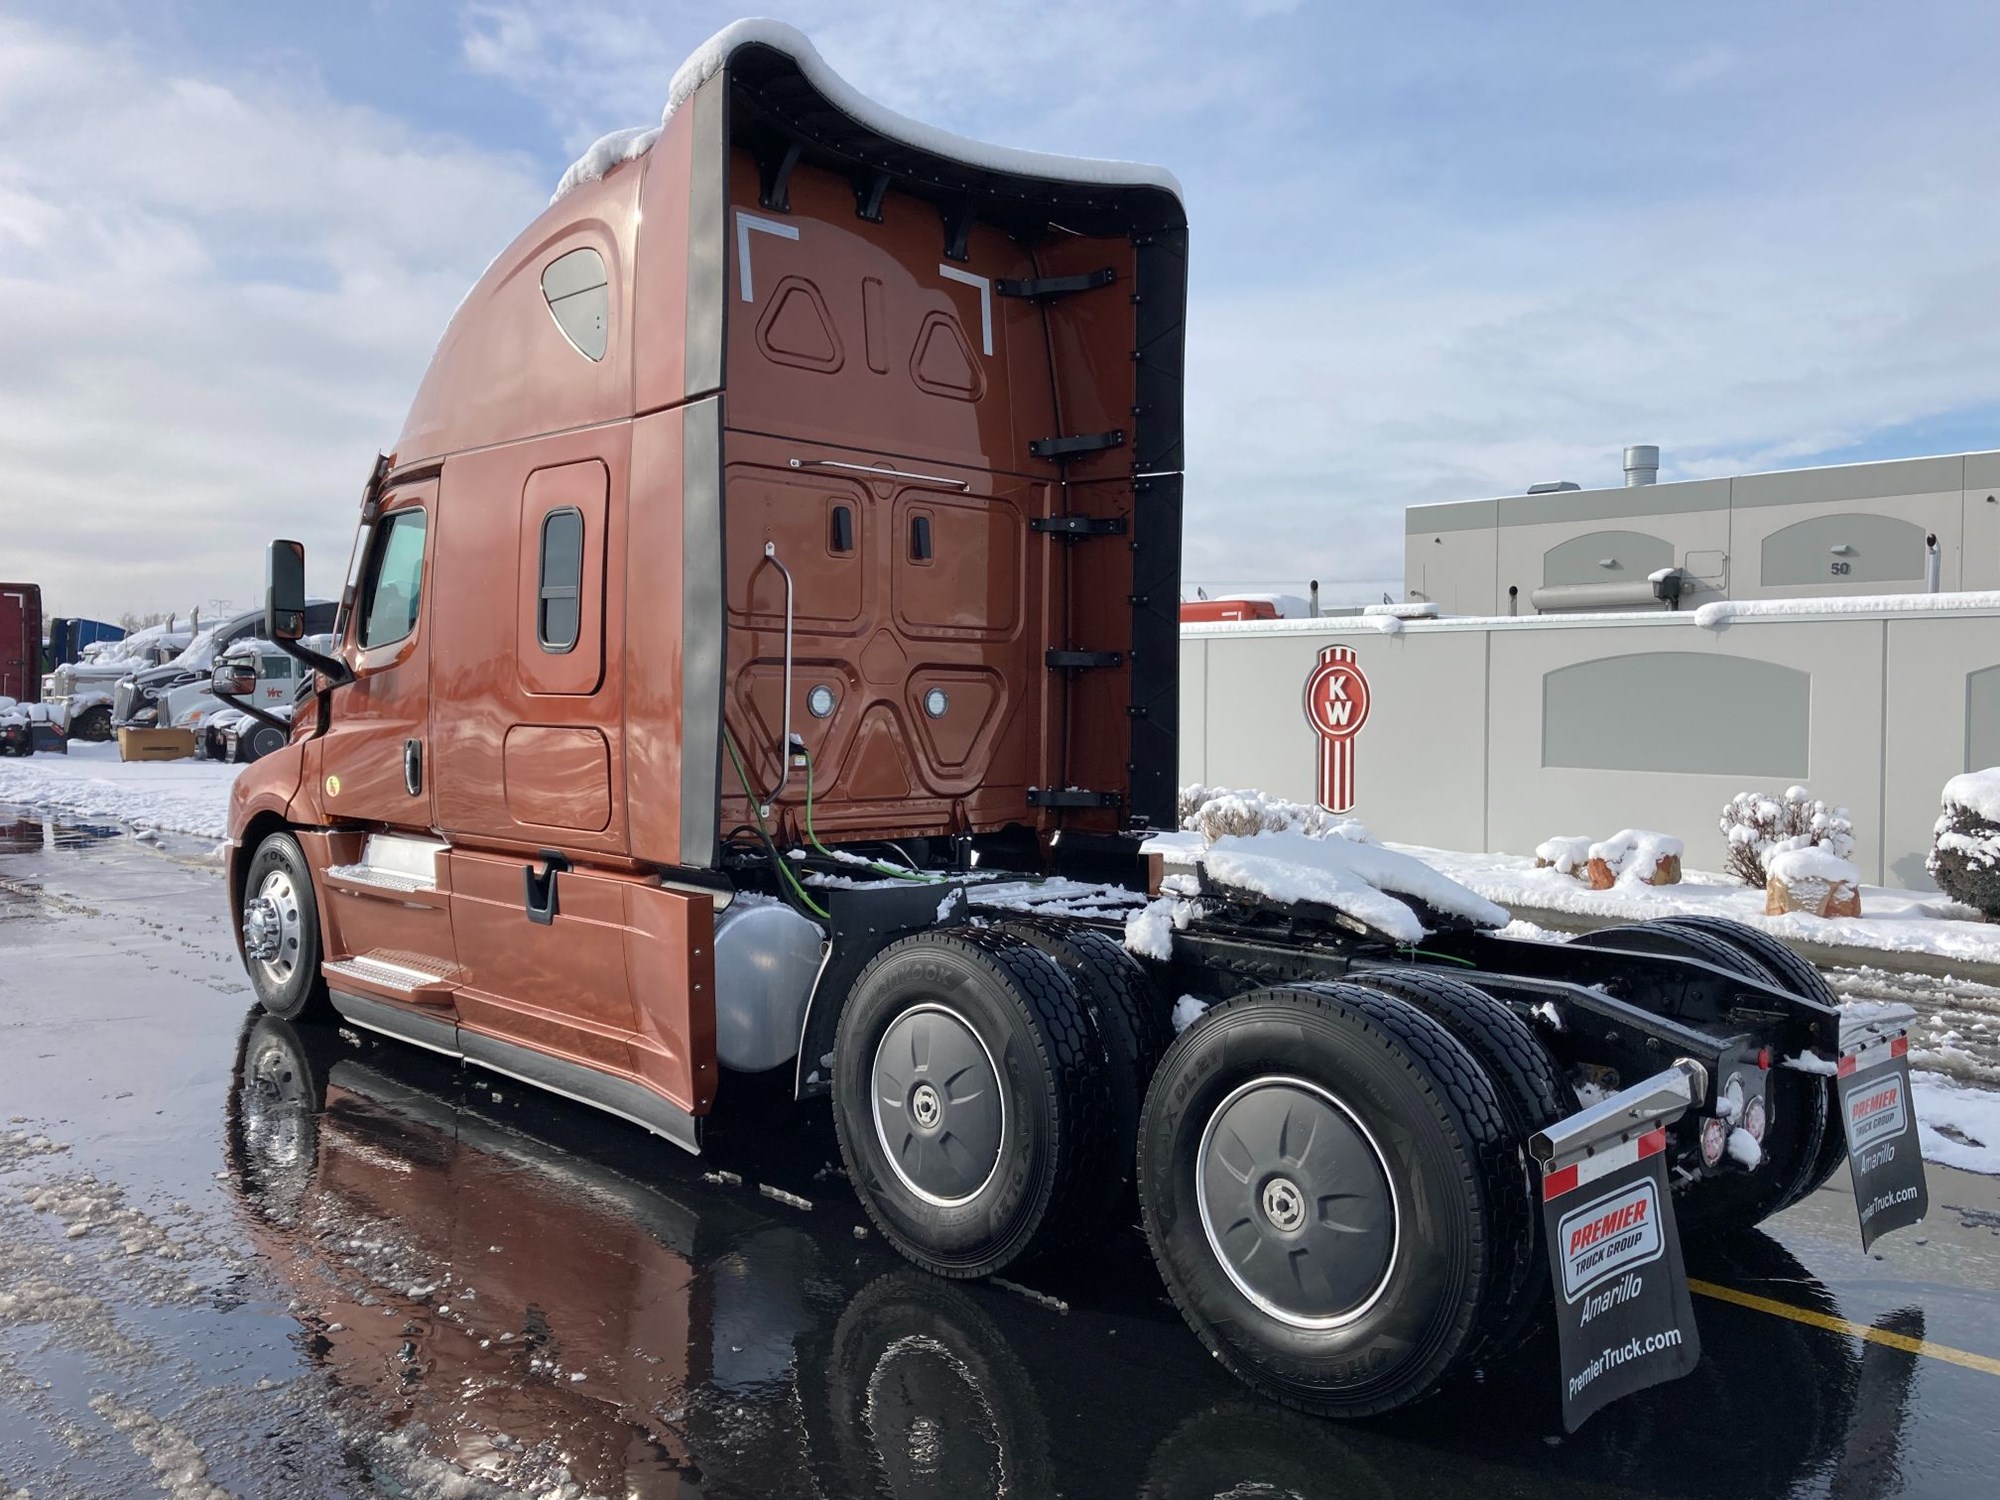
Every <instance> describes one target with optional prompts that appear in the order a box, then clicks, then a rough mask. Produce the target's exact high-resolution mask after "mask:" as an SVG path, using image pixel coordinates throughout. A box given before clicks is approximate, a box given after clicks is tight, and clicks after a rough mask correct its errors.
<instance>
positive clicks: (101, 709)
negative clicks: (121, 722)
mask: <svg viewBox="0 0 2000 1500" xmlns="http://www.w3.org/2000/svg"><path fill="white" fill-rule="evenodd" d="M111 735H112V729H111V705H110V704H109V703H93V704H91V705H90V707H89V708H86V709H85V710H84V711H83V712H82V713H80V714H78V715H77V716H76V717H75V718H74V719H72V720H71V721H70V726H69V737H70V738H71V739H73V740H86V741H90V742H93V743H102V742H103V741H105V740H108V739H110V738H111Z"/></svg>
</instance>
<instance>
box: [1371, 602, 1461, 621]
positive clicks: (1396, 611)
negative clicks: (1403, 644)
mask: <svg viewBox="0 0 2000 1500" xmlns="http://www.w3.org/2000/svg"><path fill="white" fill-rule="evenodd" d="M1440 613H1442V611H1441V610H1440V609H1439V608H1438V606H1437V603H1436V602H1435V601H1434V600H1430V599H1408V600H1405V601H1404V602H1402V603H1400V604H1364V605H1362V606H1361V615H1362V618H1363V619H1368V618H1377V619H1380V618H1388V619H1395V620H1435V619H1436V618H1437V617H1438V615H1439V614H1440Z"/></svg>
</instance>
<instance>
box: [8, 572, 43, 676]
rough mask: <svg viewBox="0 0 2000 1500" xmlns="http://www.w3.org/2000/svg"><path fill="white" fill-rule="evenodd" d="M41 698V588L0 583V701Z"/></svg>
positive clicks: (33, 585) (38, 585)
mask: <svg viewBox="0 0 2000 1500" xmlns="http://www.w3.org/2000/svg"><path fill="white" fill-rule="evenodd" d="M41 696H42V586H41V585H40V584H38V583H0V698H13V699H16V700H17V701H19V702H22V703H33V702H36V701H38V700H39V699H40V698H41Z"/></svg>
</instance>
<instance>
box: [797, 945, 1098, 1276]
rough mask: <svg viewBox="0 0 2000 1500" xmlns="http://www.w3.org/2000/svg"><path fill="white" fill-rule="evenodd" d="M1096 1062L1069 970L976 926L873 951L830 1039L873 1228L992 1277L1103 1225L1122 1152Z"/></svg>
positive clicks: (953, 1266)
mask: <svg viewBox="0 0 2000 1500" xmlns="http://www.w3.org/2000/svg"><path fill="white" fill-rule="evenodd" d="M1104 1075H1105V1068H1104V1059H1103V1055H1102V1052H1101V1050H1100V1049H1099V1048H1098V1046H1097V1045H1096V1044H1095V1037H1094V1036H1093V1034H1092V1032H1091V1028H1090V1022H1089V1018H1088V1016H1087V1015H1086V1014H1085V1009H1084V1002H1083V999H1082V997H1081V996H1080V995H1079V994H1078V993H1077V989H1076V986H1075V985H1074V984H1073V983H1071V981H1070V978H1069V975H1068V974H1066V973H1065V972H1064V971H1063V970H1062V968H1061V967H1060V966H1059V965H1057V964H1056V963H1055V961H1054V960H1052V959H1051V958H1050V957H1049V955H1048V954H1046V953H1044V952H1043V951H1041V950H1040V949H1038V948H1036V947H1034V946H1032V945H1031V944H1029V943H1027V942H1025V941H1023V940H1022V939H1021V938H1019V937H1016V936H1013V935H1012V934H1009V933H1004V932H999V931H995V930H992V929H983V928H970V927H966V928H954V929H951V930H949V931H932V932H920V933H917V934H915V935H913V936H911V937H907V938H904V939H902V940H901V941H900V942H896V943H891V944H890V945H889V946H888V947H887V948H884V949H883V950H882V951H881V952H880V953H879V954H877V955H876V956H875V958H874V959H873V960H871V961H870V962H869V964H868V967H867V968H865V969H863V970H862V971H861V977H860V978H859V979H857V980H856V981H855V983H854V988H853V989H852V990H851V991H850V992H849V994H848V997H847V1003H846V1004H845V1005H844V1006H843V1007H842V1009H841V1015H840V1027H839V1031H838V1033H837V1036H836V1040H835V1043H834V1065H833V1117H834V1126H835V1130H836V1133H837V1134H838V1136H839V1138H840V1152H841V1157H842V1159H843V1160H844V1161H845V1162H846V1164H847V1174H848V1177H849V1179H850V1180H851V1181H852V1182H853V1183H854V1186H855V1189H856V1191H857V1192H859V1194H860V1195H861V1204H862V1207H863V1208H864V1209H866V1210H867V1213H868V1216H869V1218H870V1219H872V1220H874V1222H875V1227H876V1228H877V1229H879V1230H881V1232H882V1237H883V1238H884V1239H886V1240H888V1242H889V1243H890V1244H891V1245H893V1246H895V1247H896V1249H897V1250H899V1251H901V1252H902V1253H903V1254H904V1255H905V1256H907V1257H908V1258H909V1259H910V1260H912V1261H914V1262H915V1263H916V1264H918V1265H920V1266H922V1267H924V1268H925V1269H926V1270H930V1271H934V1272H936V1273H937V1274H939V1275H940V1276H949V1277H954V1278H967V1277H975V1276H991V1275H993V1274H994V1273H995V1272H997V1271H1000V1270H1002V1269H1003V1268H1005V1267H1007V1266H1009V1265H1012V1264H1013V1263H1014V1262H1016V1261H1019V1260H1028V1259H1033V1258H1034V1257H1035V1256H1038V1255H1044V1254H1048V1253H1051V1252H1053V1251H1056V1250H1059V1249H1063V1248H1067V1247H1068V1246H1070V1245H1072V1244H1074V1243H1076V1242H1078V1241H1079V1240H1081V1239H1082V1238H1084V1237H1085V1236H1087V1235H1088V1234H1089V1233H1090V1232H1091V1231H1092V1230H1093V1229H1095V1228H1096V1227H1097V1226H1098V1224H1099V1223H1100V1222H1101V1217H1102V1212H1103V1209H1102V1198H1103V1197H1104V1195H1105V1194H1106V1192H1107V1190H1108V1187H1109V1184H1110V1181H1111V1174H1112V1171H1113V1169H1114V1162H1115V1152H1116V1149H1117V1145H1116V1140H1115V1136H1114V1133H1113V1128H1112V1113H1111V1103H1110V1093H1109V1087H1108V1084H1107V1081H1106V1079H1105V1076H1104Z"/></svg>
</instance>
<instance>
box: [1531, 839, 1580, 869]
mask: <svg viewBox="0 0 2000 1500" xmlns="http://www.w3.org/2000/svg"><path fill="white" fill-rule="evenodd" d="M1590 850H1591V841H1590V835H1589V834H1587V833H1584V834H1558V835H1557V836H1556V837H1555V838H1552V839H1543V840H1542V841H1541V842H1540V843H1539V844H1537V845H1535V863H1536V864H1538V865H1545V866H1547V867H1548V868H1549V869H1551V870H1554V871H1555V872H1556V873H1557V874H1558V875H1574V874H1576V873H1577V872H1578V871H1580V870H1581V869H1582V868H1583V867H1584V866H1585V865H1587V864H1589V863H1590Z"/></svg>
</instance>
